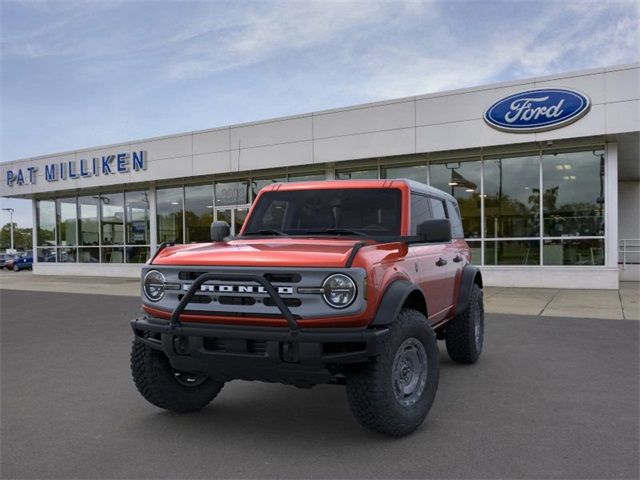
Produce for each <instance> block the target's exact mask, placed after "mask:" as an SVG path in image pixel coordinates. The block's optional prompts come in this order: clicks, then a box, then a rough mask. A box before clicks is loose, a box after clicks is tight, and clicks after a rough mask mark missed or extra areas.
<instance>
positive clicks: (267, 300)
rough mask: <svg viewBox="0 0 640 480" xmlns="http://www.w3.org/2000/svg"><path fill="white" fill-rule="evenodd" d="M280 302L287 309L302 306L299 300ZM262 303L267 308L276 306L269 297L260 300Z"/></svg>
mask: <svg viewBox="0 0 640 480" xmlns="http://www.w3.org/2000/svg"><path fill="white" fill-rule="evenodd" d="M281 298H282V297H281ZM282 301H283V302H284V304H285V305H286V306H287V307H299V306H300V305H302V301H301V300H300V299H299V298H283V299H282ZM262 303H264V304H265V305H266V306H267V307H275V306H276V302H274V301H273V299H272V298H271V297H267V298H265V299H264V300H262Z"/></svg>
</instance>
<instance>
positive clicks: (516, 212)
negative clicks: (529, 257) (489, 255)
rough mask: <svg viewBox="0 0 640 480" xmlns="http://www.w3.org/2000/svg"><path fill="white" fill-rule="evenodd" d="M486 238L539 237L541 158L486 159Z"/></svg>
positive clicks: (537, 156)
mask: <svg viewBox="0 0 640 480" xmlns="http://www.w3.org/2000/svg"><path fill="white" fill-rule="evenodd" d="M484 216H485V237H486V238H505V237H506V238H508V237H538V236H539V235H540V156H539V155H535V156H534V155H532V156H526V157H514V158H495V159H485V161H484Z"/></svg>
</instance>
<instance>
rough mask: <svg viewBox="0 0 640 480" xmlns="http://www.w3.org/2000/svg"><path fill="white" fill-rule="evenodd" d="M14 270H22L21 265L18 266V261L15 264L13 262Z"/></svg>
mask: <svg viewBox="0 0 640 480" xmlns="http://www.w3.org/2000/svg"><path fill="white" fill-rule="evenodd" d="M13 271H14V272H19V271H20V267H19V266H18V264H17V263H14V264H13Z"/></svg>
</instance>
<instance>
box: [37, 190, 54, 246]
mask: <svg viewBox="0 0 640 480" xmlns="http://www.w3.org/2000/svg"><path fill="white" fill-rule="evenodd" d="M36 209H37V210H36V215H37V223H38V227H37V228H38V242H37V243H38V245H40V246H43V247H46V246H50V245H55V244H56V202H55V201H53V200H38V203H37V205H36Z"/></svg>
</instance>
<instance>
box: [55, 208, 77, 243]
mask: <svg viewBox="0 0 640 480" xmlns="http://www.w3.org/2000/svg"><path fill="white" fill-rule="evenodd" d="M56 203H57V207H58V245H61V246H65V245H75V244H76V229H77V217H78V208H77V205H76V199H75V197H72V198H58V199H57V200H56Z"/></svg>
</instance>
